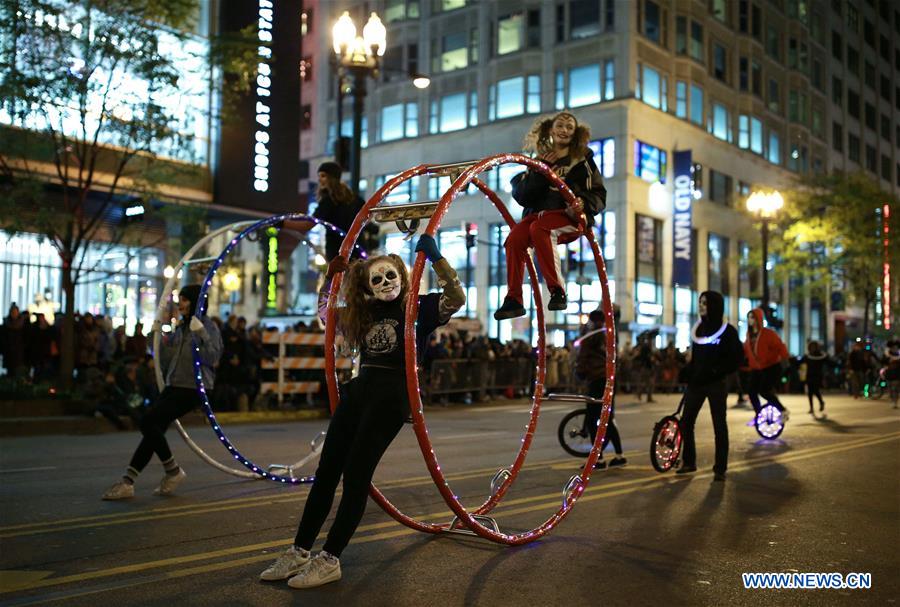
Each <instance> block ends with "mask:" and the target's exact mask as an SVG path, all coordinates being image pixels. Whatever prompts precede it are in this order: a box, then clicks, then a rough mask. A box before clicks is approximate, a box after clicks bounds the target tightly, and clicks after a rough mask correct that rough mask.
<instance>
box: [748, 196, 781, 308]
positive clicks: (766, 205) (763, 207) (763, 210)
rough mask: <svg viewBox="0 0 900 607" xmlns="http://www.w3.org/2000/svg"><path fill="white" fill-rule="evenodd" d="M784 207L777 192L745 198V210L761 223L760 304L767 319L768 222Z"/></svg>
mask: <svg viewBox="0 0 900 607" xmlns="http://www.w3.org/2000/svg"><path fill="white" fill-rule="evenodd" d="M783 206H784V198H782V196H781V193H780V192H778V190H773V191H772V192H753V193H752V194H750V197H749V198H747V210H748V211H750V212H751V213H755V214H757V215H759V218H760V220H761V222H762V227H761V236H762V303H761V307H762V309H763V312H765V315H766V318H767V319H769V315H770V311H769V266H768V264H769V221H771V219H772V218H773V217H774V216H775V213H776V212H778V210H779V209H780V208H781V207H783Z"/></svg>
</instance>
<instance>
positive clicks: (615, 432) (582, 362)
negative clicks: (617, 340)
mask: <svg viewBox="0 0 900 607" xmlns="http://www.w3.org/2000/svg"><path fill="white" fill-rule="evenodd" d="M616 317H617V320H618V309H617V310H616ZM585 329H586V332H585V334H584V335H583V336H582V337H581V338H579V339H578V340H577V341H576V342H575V344H576V346H577V347H578V356H577V358H576V359H575V374H576V375H577V376H578V378H579V379H582V380H586V381H587V382H588V389H587V393H588V396H590V397H591V398H597V399H599V398H603V392H604V391H605V390H606V328H605V327H604V325H603V312H602V311H601V310H594V311H593V312H591V313H590V314H588V322H587V324H586V325H585ZM585 407H586V408H587V414H586V415H585V424H587V428H588V432H589V433H590V437H591V443H592V444H593V442H594V441H595V440H596V439H597V423H598V422H599V421H600V411H601V409H602V408H603V405H601V404H599V403H587V404H586V405H585ZM610 442H612V445H613V449H614V450H615V453H616V456H615V457H614V458H613V459H612V460H611V461H610V462H609V467H610V468H615V467H619V466H624V465H625V464H627V463H628V460H627V459H625V456H624V454H623V451H622V439H621V437H620V436H619V428H618V426H616V401H615V392H613V401H612V403H611V407H610V410H609V422H608V423H607V425H606V436H605V437H604V438H603V449H601V450H600V457H599V458H598V459H597V463H596V464H594V469H595V470H605V469H606V465H607V464H606V461H605V460H604V459H603V450H604V449H606V446H607V445H608V444H609V443H610Z"/></svg>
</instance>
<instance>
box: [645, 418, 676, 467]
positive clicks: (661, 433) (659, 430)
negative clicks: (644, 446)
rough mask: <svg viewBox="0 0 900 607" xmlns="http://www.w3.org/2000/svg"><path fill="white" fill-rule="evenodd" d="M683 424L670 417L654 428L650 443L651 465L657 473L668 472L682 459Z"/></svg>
mask: <svg viewBox="0 0 900 607" xmlns="http://www.w3.org/2000/svg"><path fill="white" fill-rule="evenodd" d="M681 445H682V436H681V424H679V423H678V418H677V417H675V416H674V415H668V416H666V417H664V418H662V419H661V420H659V421H658V422H656V426H654V428H653V439H652V440H651V441H650V463H651V464H653V468H654V469H655V470H656V471H657V472H668V471H669V470H671V469H672V468H674V467H675V464H677V463H678V458H679V457H681Z"/></svg>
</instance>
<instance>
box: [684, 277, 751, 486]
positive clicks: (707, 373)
mask: <svg viewBox="0 0 900 607" xmlns="http://www.w3.org/2000/svg"><path fill="white" fill-rule="evenodd" d="M698 307H699V311H700V320H699V321H697V323H696V324H695V325H694V327H693V329H691V342H692V343H691V362H690V364H689V365H688V367H687V368H686V369H685V378H686V379H687V390H686V392H685V395H684V412H683V413H682V416H681V432H682V434H683V437H684V448H683V450H682V452H681V457H682V465H681V468H679V469H678V470H677V472H676V473H677V474H685V473H689V472H695V471H696V470H697V447H696V443H695V441H694V424H695V423H696V422H697V415H698V414H699V413H700V408H701V407H702V406H703V401H705V400H707V399H709V410H710V413H711V414H712V420H713V431H714V432H715V436H716V462H715V465H714V466H713V473H714V474H715V477H714V478H715V480H717V481H724V480H725V470H726V469H727V468H728V425H727V424H726V421H725V412H726V401H727V398H728V388H727V386H726V383H725V380H726V379H727V377H728V376H729V375H731V374H732V373H734V372H735V371H737V368H738V366H740V364H741V362H742V361H743V359H744V350H743V347H742V345H741V340H740V339H739V338H738V333H737V330H736V329H735V328H734V327H733V326H731V325H730V324H728V323H727V322H725V320H724V319H723V316H724V312H725V300H724V298H723V297H722V294H721V293H718V292H717V291H704V292H703V293H701V294H700V300H699V303H698Z"/></svg>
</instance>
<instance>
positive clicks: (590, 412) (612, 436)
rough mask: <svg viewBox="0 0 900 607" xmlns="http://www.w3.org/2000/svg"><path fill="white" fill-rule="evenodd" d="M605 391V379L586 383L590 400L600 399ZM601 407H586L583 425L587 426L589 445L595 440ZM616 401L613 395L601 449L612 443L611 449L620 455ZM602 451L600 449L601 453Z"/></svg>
mask: <svg viewBox="0 0 900 607" xmlns="http://www.w3.org/2000/svg"><path fill="white" fill-rule="evenodd" d="M604 390H606V378H605V377H601V378H600V379H595V380H593V381H591V382H589V383H588V396H590V397H592V398H602V397H603V391H604ZM602 408H603V405H592V404H588V405H587V414H586V415H585V421H584V423H586V424H587V427H588V432H590V434H591V443H593V442H594V440H596V438H597V422H598V421H600V411H601V410H602ZM615 415H616V400H615V395H613V402H612V407H611V408H610V410H609V423H608V424H607V425H606V435H605V436H604V437H603V449H606V446H607V445H608V444H609V442H610V441H612V444H613V449H614V450H615V452H616V455H622V439H621V437H620V436H619V428H618V427H616V418H615ZM602 452H603V450H602V449H601V453H602Z"/></svg>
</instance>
